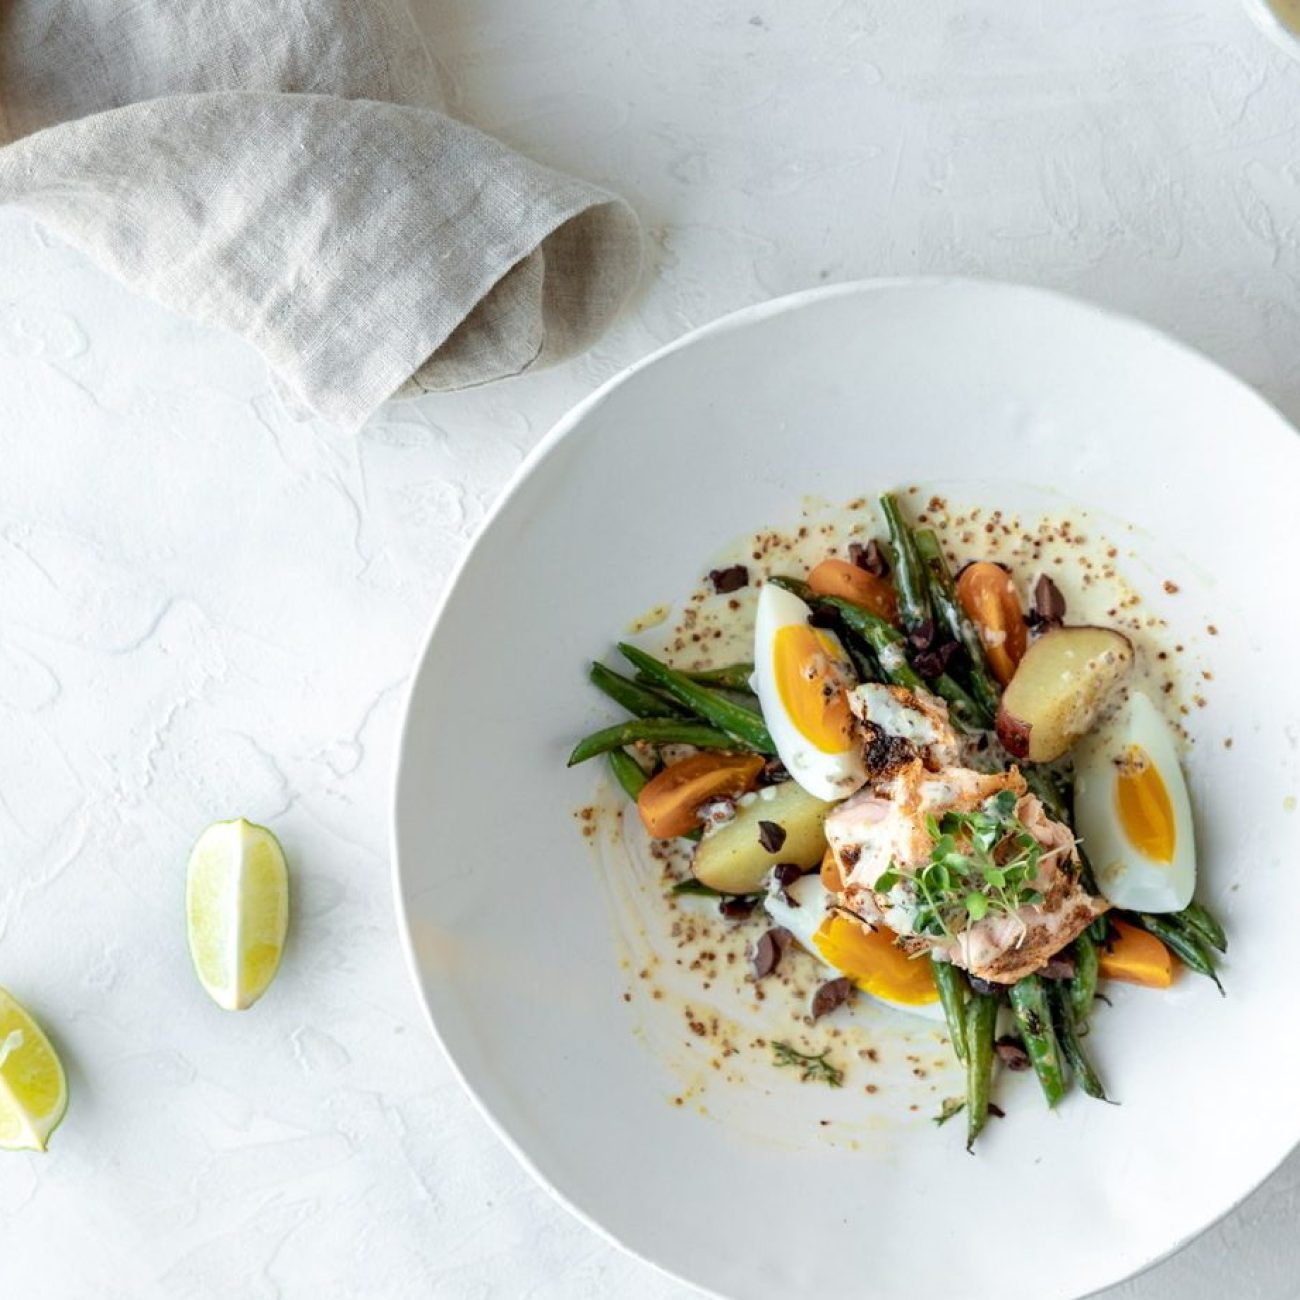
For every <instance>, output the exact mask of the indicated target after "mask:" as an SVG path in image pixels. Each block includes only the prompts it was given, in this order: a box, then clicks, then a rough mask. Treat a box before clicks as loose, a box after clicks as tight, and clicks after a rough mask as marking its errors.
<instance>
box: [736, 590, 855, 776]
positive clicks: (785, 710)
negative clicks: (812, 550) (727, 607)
mask: <svg viewBox="0 0 1300 1300" xmlns="http://www.w3.org/2000/svg"><path fill="white" fill-rule="evenodd" d="M811 613H812V611H811V610H810V609H809V608H808V606H807V605H806V604H805V603H804V602H803V601H802V600H800V599H799V597H798V596H796V595H794V593H793V592H789V591H786V590H785V589H784V588H781V587H777V586H773V585H772V584H771V583H766V584H764V586H763V587H762V589H761V590H760V591H759V593H758V612H757V615H756V618H755V624H754V675H753V677H752V678H751V679H750V681H751V684H752V686H753V688H754V693H755V694H756V695H757V696H758V700H759V703H760V704H761V705H762V708H763V719H764V721H765V722H766V723H767V729H768V731H769V732H771V735H772V740H773V742H774V743H775V745H776V752H777V754H778V755H779V756H780V759H781V762H782V763H784V764H785V768H786V771H788V772H789V773H790V775H791V776H792V777H793V778H794V779H795V780H796V781H798V782H799V784H800V785H801V786H803V788H804V789H805V790H807V791H808V793H809V794H811V795H814V796H816V797H817V798H818V799H827V800H830V799H844V798H846V797H847V796H848V795H851V794H852V793H853V792H854V791H855V790H857V789H858V788H859V787H860V786H861V785H862V783H863V782H864V781H865V780H866V779H867V769H866V764H865V763H864V762H863V758H862V752H861V748H860V746H859V745H858V744H857V742H856V740H855V738H854V735H853V715H852V713H850V711H849V701H848V690H849V688H850V687H852V686H854V685H855V684H856V682H857V676H856V674H855V673H854V671H853V665H852V664H851V663H850V662H849V657H848V655H847V654H845V652H844V647H843V646H842V645H841V644H840V640H839V638H838V637H837V636H836V635H835V634H834V633H833V632H828V631H826V630H825V629H824V628H819V627H810V626H809V624H808V617H809V615H810V614H811Z"/></svg>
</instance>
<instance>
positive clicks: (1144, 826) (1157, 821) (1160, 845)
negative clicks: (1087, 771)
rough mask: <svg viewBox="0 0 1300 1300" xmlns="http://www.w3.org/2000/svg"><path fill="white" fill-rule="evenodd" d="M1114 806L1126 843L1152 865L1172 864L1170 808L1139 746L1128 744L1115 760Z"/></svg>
mask: <svg viewBox="0 0 1300 1300" xmlns="http://www.w3.org/2000/svg"><path fill="white" fill-rule="evenodd" d="M1115 807H1116V811H1117V812H1118V814H1119V824H1120V825H1121V826H1122V827H1123V828H1124V834H1125V835H1126V836H1127V837H1128V840H1129V843H1130V844H1132V845H1133V847H1134V848H1136V849H1137V850H1138V851H1139V852H1140V853H1143V854H1144V855H1145V856H1146V857H1148V858H1150V859H1151V860H1152V861H1153V862H1172V861H1173V860H1174V846H1175V844H1176V843H1177V838H1178V832H1177V828H1176V827H1175V825H1174V806H1173V803H1172V802H1171V801H1170V798H1169V791H1168V790H1167V789H1166V788H1165V783H1164V781H1163V780H1162V779H1161V776H1160V772H1159V771H1158V769H1157V768H1156V765H1155V764H1154V763H1153V762H1152V761H1151V756H1150V755H1149V754H1148V753H1147V752H1146V750H1145V749H1143V748H1142V746H1141V745H1129V746H1128V748H1127V749H1125V751H1124V754H1123V757H1122V758H1121V759H1120V761H1119V776H1118V779H1117V780H1116V782H1115Z"/></svg>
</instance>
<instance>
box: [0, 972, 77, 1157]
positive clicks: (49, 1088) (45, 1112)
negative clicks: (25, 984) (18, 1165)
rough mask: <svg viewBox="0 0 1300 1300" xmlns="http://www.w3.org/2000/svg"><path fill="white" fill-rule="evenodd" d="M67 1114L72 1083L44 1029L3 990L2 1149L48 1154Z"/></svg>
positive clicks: (0, 1034) (0, 993) (0, 1053)
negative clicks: (48, 1143) (67, 1077)
mask: <svg viewBox="0 0 1300 1300" xmlns="http://www.w3.org/2000/svg"><path fill="white" fill-rule="evenodd" d="M67 1109H68V1081H67V1079H66V1078H65V1077H64V1074H63V1066H62V1064H61V1063H60V1061H59V1058H58V1054H57V1053H56V1052H55V1050H54V1048H53V1047H51V1046H50V1040H49V1039H48V1038H46V1037H45V1035H44V1034H43V1033H42V1032H41V1027H40V1026H39V1025H38V1024H37V1023H36V1021H34V1020H33V1019H32V1018H31V1016H29V1015H28V1014H27V1012H26V1011H24V1010H23V1009H22V1007H20V1006H19V1005H18V1003H17V1002H15V1001H14V999H13V998H12V997H11V996H10V995H9V994H8V993H6V992H5V991H4V989H0V1150H3V1151H44V1150H45V1144H46V1143H47V1142H48V1141H49V1139H50V1134H51V1133H53V1132H54V1130H55V1129H56V1128H58V1127H59V1121H60V1120H62V1118H63V1112H64V1111H66V1110H67Z"/></svg>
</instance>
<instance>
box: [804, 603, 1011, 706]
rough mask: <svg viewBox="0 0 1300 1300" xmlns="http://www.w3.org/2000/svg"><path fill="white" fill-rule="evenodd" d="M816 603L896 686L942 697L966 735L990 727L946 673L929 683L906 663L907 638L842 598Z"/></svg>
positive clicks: (973, 704)
mask: <svg viewBox="0 0 1300 1300" xmlns="http://www.w3.org/2000/svg"><path fill="white" fill-rule="evenodd" d="M814 599H816V600H817V603H818V604H819V605H828V606H829V607H830V608H831V609H833V610H835V611H836V613H838V614H839V616H840V619H841V621H842V622H843V623H844V626H845V627H846V628H848V629H849V631H850V632H852V633H853V634H854V635H855V636H859V637H861V638H862V640H863V641H865V642H866V643H867V645H868V646H869V647H870V648H871V650H872V651H873V652H874V653H875V655H876V658H877V659H878V660H879V661H880V669H881V672H882V673H883V674H884V675H885V677H886V678H887V679H888V680H889V681H891V682H893V684H894V685H895V686H903V687H906V689H907V690H909V691H931V692H933V693H934V694H935V695H938V696H940V697H941V698H942V699H943V700H944V701H945V702H946V703H947V705H948V713H949V716H950V717H951V718H952V720H953V721H954V722H955V723H956V724H957V725H958V726H959V727H960V728H961V729H962V730H963V731H980V730H983V729H986V728H987V727H988V726H989V725H991V722H992V720H991V719H990V718H987V717H986V716H985V714H984V711H983V710H982V709H981V708H980V707H979V705H978V704H976V703H975V701H974V700H973V699H971V697H970V696H969V695H968V694H967V693H966V692H965V691H964V690H963V689H962V688H961V687H960V686H959V685H958V684H957V683H956V682H955V681H953V679H952V678H951V677H949V676H948V674H947V673H943V674H941V675H940V676H938V677H936V678H935V679H934V680H933V681H930V682H927V681H926V680H925V678H924V677H922V676H921V674H920V673H918V672H917V671H916V669H915V668H913V667H912V665H911V664H910V663H908V662H907V651H906V648H905V646H906V641H905V638H904V637H903V634H902V633H901V632H900V631H899V630H898V629H897V628H896V627H894V626H893V625H892V624H891V623H887V622H885V620H884V619H883V618H881V617H880V616H879V615H878V614H873V613H872V612H871V611H870V610H869V609H863V608H862V606H861V605H855V604H854V603H853V602H852V601H851V600H845V599H844V598H843V597H842V596H823V597H820V598H817V597H814Z"/></svg>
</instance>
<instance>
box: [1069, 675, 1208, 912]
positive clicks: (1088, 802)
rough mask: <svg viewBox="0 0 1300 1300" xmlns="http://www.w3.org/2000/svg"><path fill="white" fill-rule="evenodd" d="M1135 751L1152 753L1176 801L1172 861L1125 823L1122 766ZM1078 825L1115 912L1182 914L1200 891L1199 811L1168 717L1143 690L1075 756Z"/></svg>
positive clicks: (1172, 801) (1173, 804) (1172, 802)
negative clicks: (1138, 840) (1147, 849)
mask: <svg viewBox="0 0 1300 1300" xmlns="http://www.w3.org/2000/svg"><path fill="white" fill-rule="evenodd" d="M1129 745H1139V746H1140V747H1141V748H1142V749H1143V750H1145V751H1146V754H1147V756H1148V757H1149V758H1150V760H1151V763H1152V765H1153V766H1154V767H1155V770H1156V771H1157V772H1158V773H1159V774H1160V779H1161V780H1162V781H1163V782H1164V786H1165V790H1166V791H1167V792H1168V795H1169V803H1170V808H1171V810H1172V813H1173V821H1174V855H1173V860H1172V861H1171V862H1168V863H1164V862H1157V861H1155V860H1154V859H1152V858H1150V857H1148V856H1147V855H1146V854H1145V853H1144V852H1143V851H1142V850H1141V849H1140V848H1139V847H1138V846H1137V845H1136V844H1134V843H1133V842H1132V841H1131V840H1130V839H1129V837H1128V836H1127V834H1126V833H1125V831H1124V827H1123V825H1122V824H1121V822H1120V817H1119V809H1118V804H1117V787H1118V767H1117V760H1119V759H1120V757H1121V756H1122V755H1123V753H1124V751H1125V749H1126V748H1127V747H1128V746H1129ZM1074 819H1075V826H1076V829H1077V830H1078V833H1079V839H1080V841H1081V843H1082V846H1083V849H1084V852H1086V853H1087V855H1088V859H1089V861H1090V862H1091V863H1092V870H1093V874H1094V875H1095V876H1096V878H1097V887H1098V888H1099V889H1100V890H1101V892H1102V894H1103V896H1104V897H1105V898H1106V899H1107V900H1108V901H1109V902H1110V903H1111V904H1113V905H1114V906H1115V907H1122V908H1125V909H1126V910H1128V911H1131V912H1178V911H1181V910H1182V909H1183V908H1184V907H1186V906H1187V904H1188V903H1190V902H1191V901H1192V894H1193V893H1194V892H1195V889H1196V838H1195V832H1194V830H1193V826H1192V806H1191V800H1190V799H1189V798H1188V795H1187V783H1186V781H1185V780H1184V779H1183V772H1182V768H1181V767H1180V765H1179V762H1178V751H1177V749H1176V748H1175V745H1174V737H1173V732H1172V730H1171V729H1170V726H1169V724H1168V723H1167V722H1166V721H1165V719H1164V718H1163V717H1162V716H1161V713H1160V711H1159V710H1158V709H1157V708H1156V706H1155V705H1154V704H1153V703H1152V702H1151V700H1150V699H1149V698H1148V697H1147V696H1146V695H1143V694H1142V693H1141V692H1140V691H1134V692H1133V693H1132V694H1131V695H1130V696H1129V698H1128V699H1127V700H1126V701H1125V703H1124V706H1123V707H1122V708H1121V709H1120V710H1119V711H1118V713H1116V715H1115V716H1114V717H1113V718H1112V719H1111V720H1110V721H1109V722H1108V723H1106V725H1105V726H1104V727H1102V728H1100V729H1099V730H1098V731H1097V732H1095V733H1093V734H1092V735H1090V736H1088V737H1086V738H1085V739H1084V740H1083V741H1081V742H1080V744H1079V746H1078V748H1077V749H1076V752H1075V769H1074Z"/></svg>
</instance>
